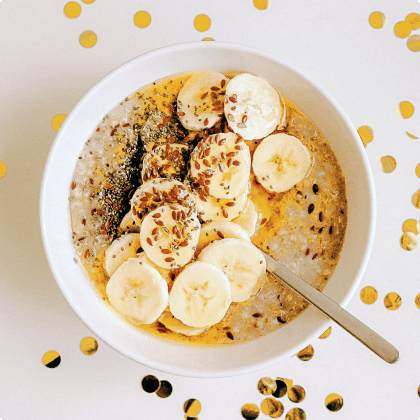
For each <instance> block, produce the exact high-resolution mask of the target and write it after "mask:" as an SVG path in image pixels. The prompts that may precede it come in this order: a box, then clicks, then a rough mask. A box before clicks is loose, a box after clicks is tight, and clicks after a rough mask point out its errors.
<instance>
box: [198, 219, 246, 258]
mask: <svg viewBox="0 0 420 420" xmlns="http://www.w3.org/2000/svg"><path fill="white" fill-rule="evenodd" d="M225 238H236V239H245V240H246V241H251V239H249V236H248V234H247V233H246V231H245V230H244V229H242V228H241V227H240V226H239V225H237V224H236V223H232V222H212V223H208V224H206V225H203V226H201V231H200V237H199V238H198V245H197V250H196V251H195V255H199V254H200V252H201V251H202V250H203V248H205V247H206V246H207V245H209V244H210V243H212V242H213V241H218V240H220V239H225Z"/></svg>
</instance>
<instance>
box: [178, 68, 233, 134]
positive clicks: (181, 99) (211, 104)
mask: <svg viewBox="0 0 420 420" xmlns="http://www.w3.org/2000/svg"><path fill="white" fill-rule="evenodd" d="M228 82H229V79H228V78H227V77H225V76H224V75H223V74H221V73H218V72H216V71H213V70H204V71H200V72H196V73H195V74H193V75H192V76H191V77H190V78H189V79H188V80H187V82H186V83H185V85H184V86H183V88H182V89H181V90H180V92H179V94H178V99H177V114H178V117H179V119H180V121H181V123H182V125H183V126H184V127H185V128H187V129H188V130H204V129H206V128H210V127H213V126H214V125H215V124H216V123H217V122H218V121H219V120H220V119H221V117H222V116H223V101H224V94H225V89H224V88H225V86H226V85H227V84H228Z"/></svg>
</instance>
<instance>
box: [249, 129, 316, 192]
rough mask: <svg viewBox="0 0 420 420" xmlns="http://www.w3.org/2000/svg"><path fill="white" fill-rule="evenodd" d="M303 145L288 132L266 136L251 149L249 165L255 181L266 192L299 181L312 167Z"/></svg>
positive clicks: (290, 186)
mask: <svg viewBox="0 0 420 420" xmlns="http://www.w3.org/2000/svg"><path fill="white" fill-rule="evenodd" d="M312 164H313V161H312V157H311V154H310V153H309V150H308V149H307V148H306V146H305V145H304V144H303V143H302V142H301V141H300V140H299V139H298V138H296V137H294V136H290V135H289V134H285V133H280V134H272V135H271V136H268V137H266V138H265V139H264V140H263V141H262V142H261V143H260V144H259V145H258V147H257V149H256V150H255V152H254V158H253V161H252V169H253V171H254V174H255V176H256V177H257V180H258V182H259V183H260V184H261V185H262V186H263V187H264V188H265V189H266V190H267V191H269V192H276V193H278V192H283V191H287V190H289V189H290V188H292V187H293V186H294V185H296V184H297V183H299V182H301V181H302V180H303V179H304V178H305V177H306V176H307V175H308V174H309V172H310V169H311V168H312Z"/></svg>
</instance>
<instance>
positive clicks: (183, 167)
mask: <svg viewBox="0 0 420 420" xmlns="http://www.w3.org/2000/svg"><path fill="white" fill-rule="evenodd" d="M189 156H190V154H189V148H188V146H185V145H182V144H169V143H167V144H166V145H164V146H157V147H155V148H154V149H153V150H152V151H151V152H149V153H147V154H146V155H145V156H144V158H143V169H142V171H141V179H142V180H143V182H146V181H149V180H151V179H154V178H176V179H178V180H180V181H181V180H183V179H184V178H185V175H186V174H187V171H188V169H187V164H188V160H189Z"/></svg>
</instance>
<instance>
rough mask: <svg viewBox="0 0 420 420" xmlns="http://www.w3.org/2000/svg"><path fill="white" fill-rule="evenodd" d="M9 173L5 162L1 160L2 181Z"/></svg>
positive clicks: (0, 175) (0, 174)
mask: <svg viewBox="0 0 420 420" xmlns="http://www.w3.org/2000/svg"><path fill="white" fill-rule="evenodd" d="M6 173H7V166H6V164H5V163H4V162H2V161H1V160H0V179H1V178H4V177H5V176H6Z"/></svg>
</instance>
